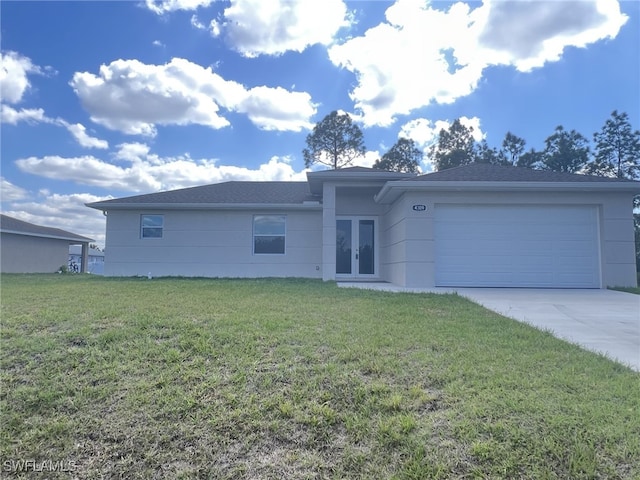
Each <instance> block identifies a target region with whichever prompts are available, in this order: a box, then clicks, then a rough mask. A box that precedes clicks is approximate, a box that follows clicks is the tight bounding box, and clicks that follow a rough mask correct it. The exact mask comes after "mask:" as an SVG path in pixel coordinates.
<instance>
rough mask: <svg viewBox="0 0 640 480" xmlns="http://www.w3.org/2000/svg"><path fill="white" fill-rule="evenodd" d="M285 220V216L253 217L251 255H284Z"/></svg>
mask: <svg viewBox="0 0 640 480" xmlns="http://www.w3.org/2000/svg"><path fill="white" fill-rule="evenodd" d="M286 218H287V217H286V216H285V215H256V216H254V217H253V253H255V254H263V253H265V254H281V255H282V254H284V244H285V237H286Z"/></svg>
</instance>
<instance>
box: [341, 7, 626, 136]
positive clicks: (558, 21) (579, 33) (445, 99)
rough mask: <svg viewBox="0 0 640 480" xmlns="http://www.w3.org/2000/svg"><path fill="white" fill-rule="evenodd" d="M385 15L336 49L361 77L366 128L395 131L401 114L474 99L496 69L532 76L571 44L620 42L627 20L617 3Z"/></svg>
mask: <svg viewBox="0 0 640 480" xmlns="http://www.w3.org/2000/svg"><path fill="white" fill-rule="evenodd" d="M433 5H435V6H438V5H439V4H437V3H434V4H433ZM385 15H386V21H385V22H383V23H381V24H379V25H377V26H375V27H372V28H370V29H369V30H367V31H366V32H365V33H364V35H362V36H359V37H355V38H352V39H350V40H348V41H346V42H345V43H343V44H341V45H334V46H332V47H331V48H330V49H329V58H330V59H331V61H332V62H333V63H334V64H335V65H337V66H340V67H342V68H346V69H348V70H350V71H352V72H353V73H354V74H355V75H356V78H357V85H356V86H355V87H354V88H353V90H352V91H351V93H350V95H351V98H352V99H353V101H354V102H355V106H356V109H357V110H359V111H360V112H361V115H362V121H363V123H364V124H365V126H370V125H379V126H388V125H390V124H392V123H393V122H394V121H395V120H396V117H397V116H398V115H404V114H409V113H410V112H412V111H414V110H416V109H418V108H421V107H424V106H427V105H429V104H431V103H440V104H446V103H451V102H454V101H455V100H456V99H458V98H460V97H464V96H466V95H469V94H470V93H471V92H473V91H474V90H475V88H476V87H477V85H478V82H479V81H480V79H481V78H482V73H483V70H484V69H485V68H486V67H488V66H490V65H511V66H514V67H515V68H517V69H518V70H521V71H528V70H531V69H532V68H535V67H539V66H542V65H544V63H545V62H550V61H555V60H558V59H559V58H560V57H561V55H562V52H563V50H564V49H565V48H566V47H568V46H576V47H584V46H586V45H588V44H591V43H594V42H597V41H598V40H601V39H604V38H611V37H615V35H617V33H618V31H619V30H620V28H621V26H622V25H623V24H624V23H625V22H626V20H627V17H626V16H624V15H622V14H621V13H620V9H619V5H618V3H617V1H616V0H584V1H580V2H558V1H539V0H522V1H517V2H515V1H514V2H504V1H496V0H485V2H484V3H483V4H482V5H481V6H479V7H477V8H475V9H474V10H472V9H471V8H470V6H469V5H468V4H466V3H462V2H458V3H455V4H453V5H451V6H450V7H449V8H448V10H446V11H443V10H438V9H436V8H433V7H432V6H431V5H430V4H429V3H428V2H424V1H421V0H398V1H397V2H396V3H394V4H393V5H392V6H390V7H389V8H388V9H387V11H386V13H385Z"/></svg>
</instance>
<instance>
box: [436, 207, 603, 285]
mask: <svg viewBox="0 0 640 480" xmlns="http://www.w3.org/2000/svg"><path fill="white" fill-rule="evenodd" d="M435 217H436V221H435V234H436V241H435V245H436V285H439V286H497V287H500V286H506V287H565V288H598V287H599V286H600V273H599V253H598V252H599V243H598V229H597V210H596V208H595V207H592V206H581V205H575V206H566V205H565V206H560V205H551V206H535V205H509V206H497V205H474V206H462V205H436V209H435Z"/></svg>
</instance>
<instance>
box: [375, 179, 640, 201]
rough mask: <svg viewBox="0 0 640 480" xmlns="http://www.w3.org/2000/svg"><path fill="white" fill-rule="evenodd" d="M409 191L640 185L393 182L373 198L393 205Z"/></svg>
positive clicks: (627, 186)
mask: <svg viewBox="0 0 640 480" xmlns="http://www.w3.org/2000/svg"><path fill="white" fill-rule="evenodd" d="M408 191H414V192H415V191H431V192H442V191H458V192H460V191H464V192H481V191H490V192H496V191H501V192H506V191H519V192H522V191H525V192H526V191H545V192H593V191H598V192H607V191H608V192H628V193H630V194H640V183H636V182H620V183H615V182H496V181H490V182H474V181H431V182H429V181H421V182H415V181H402V180H400V181H394V182H387V183H386V184H385V185H384V187H382V189H381V190H380V192H378V194H377V195H376V196H375V201H376V202H377V203H383V204H384V203H393V202H394V201H395V200H396V199H397V198H398V197H399V196H400V195H402V194H403V193H404V192H408Z"/></svg>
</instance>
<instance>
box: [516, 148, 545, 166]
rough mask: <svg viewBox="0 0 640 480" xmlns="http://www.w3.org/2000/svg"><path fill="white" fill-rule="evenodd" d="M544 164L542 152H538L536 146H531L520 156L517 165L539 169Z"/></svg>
mask: <svg viewBox="0 0 640 480" xmlns="http://www.w3.org/2000/svg"><path fill="white" fill-rule="evenodd" d="M541 164H542V152H538V151H537V150H536V149H535V148H533V147H532V148H531V150H529V151H528V152H524V153H523V154H522V155H520V157H519V158H518V161H517V162H516V167H525V168H533V169H539V168H540V166H541Z"/></svg>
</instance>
